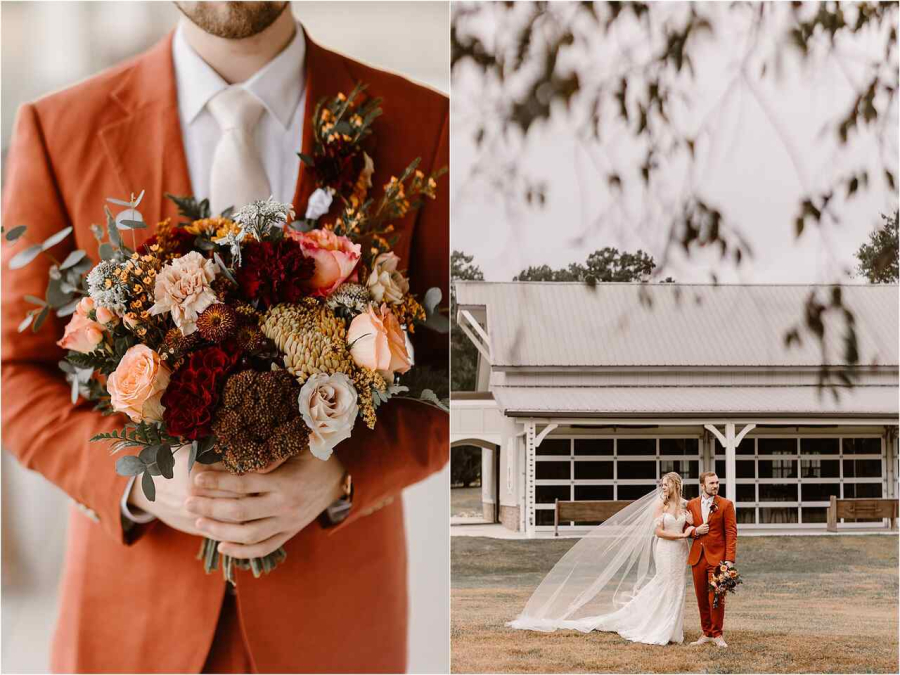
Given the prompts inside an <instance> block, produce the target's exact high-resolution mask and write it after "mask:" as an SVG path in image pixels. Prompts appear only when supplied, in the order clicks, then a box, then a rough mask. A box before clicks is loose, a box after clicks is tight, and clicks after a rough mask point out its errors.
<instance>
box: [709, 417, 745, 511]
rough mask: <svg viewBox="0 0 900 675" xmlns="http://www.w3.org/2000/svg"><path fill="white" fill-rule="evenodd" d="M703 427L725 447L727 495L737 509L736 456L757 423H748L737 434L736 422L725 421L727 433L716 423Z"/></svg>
mask: <svg viewBox="0 0 900 675" xmlns="http://www.w3.org/2000/svg"><path fill="white" fill-rule="evenodd" d="M703 427H704V428H705V429H706V430H707V431H709V432H710V433H711V434H713V435H714V436H715V437H716V438H718V439H719V442H720V443H721V444H722V445H723V446H724V448H725V474H726V475H727V476H728V478H726V481H727V482H726V483H725V497H726V498H727V499H729V500H730V501H731V502H733V503H734V504H735V509H737V481H736V478H737V477H736V476H735V472H736V471H737V465H736V464H735V456H736V454H737V452H736V451H737V446H739V445H740V444H741V441H742V440H743V439H744V436H746V435H747V432H749V431H752V430H753V429H754V428H756V424H752V423H751V424H747V425H745V426H744V428H743V429H741V432H740V433H739V434H738V435H737V436H735V434H734V422H725V435H724V436H723V435H722V432H721V431H719V430H718V429H716V427H715V425H714V424H704V425H703Z"/></svg>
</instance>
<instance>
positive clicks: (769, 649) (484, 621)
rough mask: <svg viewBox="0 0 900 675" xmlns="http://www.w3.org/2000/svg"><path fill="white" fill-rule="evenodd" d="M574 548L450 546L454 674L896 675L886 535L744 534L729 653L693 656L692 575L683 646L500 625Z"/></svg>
mask: <svg viewBox="0 0 900 675" xmlns="http://www.w3.org/2000/svg"><path fill="white" fill-rule="evenodd" d="M574 543H575V540H573V539H565V540H555V541H554V540H547V539H539V540H530V541H528V540H525V541H523V540H501V539H488V538H481V537H477V538H476V537H453V539H452V543H451V547H452V553H451V555H452V567H451V569H452V575H453V576H452V596H451V602H452V624H451V640H452V642H451V644H452V657H451V658H452V662H451V667H452V670H453V672H457V673H471V672H483V673H492V672H544V673H554V672H563V673H565V672H599V673H610V672H612V673H679V672H683V673H896V672H898V670H900V664H898V637H897V635H898V628H900V622H898V554H897V553H898V547H897V544H898V542H897V538H896V537H893V536H829V537H825V536H822V537H817V536H812V537H790V536H780V537H744V538H743V539H741V540H740V543H739V546H738V559H737V564H738V567H739V569H740V570H741V575H742V576H743V577H744V583H743V584H742V585H741V586H739V587H738V591H737V593H736V594H735V595H730V596H729V597H728V611H727V613H726V615H725V639H726V640H727V641H728V649H719V648H717V647H715V646H713V645H704V646H702V647H691V646H690V645H689V644H688V643H689V642H692V641H694V640H696V639H697V638H698V637H699V636H700V618H699V613H698V611H697V603H696V599H695V598H694V590H693V585H692V581H691V580H690V577H688V578H687V583H688V590H687V594H686V604H685V631H684V632H685V642H684V644H682V645H669V646H667V647H659V646H652V645H642V644H636V643H631V642H628V641H627V640H624V639H622V638H620V637H619V636H618V635H616V634H615V633H597V632H594V633H589V634H587V635H584V634H582V633H578V632H575V631H557V632H555V633H535V632H531V631H516V630H512V629H510V628H507V627H506V626H504V623H505V622H506V621H509V620H510V619H513V618H515V616H516V615H517V614H518V613H519V612H520V611H521V609H522V608H523V607H524V606H525V602H526V600H527V599H528V598H529V596H530V595H531V592H532V591H533V590H534V588H535V587H536V586H537V584H538V583H539V582H540V581H541V579H542V578H543V577H544V575H545V574H546V573H547V572H548V571H549V570H550V568H551V567H552V566H553V564H554V563H555V562H556V561H557V560H558V559H559V558H560V556H562V554H563V553H565V551H567V550H568V549H569V547H571V546H572V545H573V544H574Z"/></svg>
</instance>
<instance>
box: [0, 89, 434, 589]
mask: <svg viewBox="0 0 900 675" xmlns="http://www.w3.org/2000/svg"><path fill="white" fill-rule="evenodd" d="M363 89H364V87H362V86H359V87H357V88H356V89H354V91H353V92H351V94H350V95H349V96H344V95H343V94H338V95H337V96H336V97H335V98H333V99H331V100H322V101H320V102H319V104H318V106H317V107H316V111H315V115H314V118H313V120H312V121H311V123H312V124H314V138H315V145H314V148H313V151H312V154H311V155H300V158H301V161H303V162H304V163H306V164H307V165H308V170H309V171H311V172H312V173H313V176H314V178H315V181H316V186H317V189H316V191H315V192H314V193H313V194H312V196H311V198H310V200H309V203H308V204H307V205H306V211H305V215H304V217H303V218H301V219H298V218H296V214H295V212H294V209H293V207H292V206H291V205H290V204H283V203H279V202H276V201H275V200H273V199H272V198H269V199H268V200H264V201H256V202H253V203H251V204H247V205H239V206H240V207H239V208H237V209H233V208H229V209H226V211H225V212H223V213H221V214H219V215H217V216H215V215H213V214H211V213H210V210H209V203H208V201H207V200H202V201H197V200H196V199H194V198H192V197H175V196H172V195H168V196H169V197H170V198H171V199H172V200H173V201H174V202H175V203H176V204H177V205H178V207H179V212H180V214H181V216H182V217H184V218H185V220H184V221H182V222H180V223H178V224H174V223H172V222H171V221H170V220H166V221H164V222H162V223H159V224H158V225H157V229H156V232H155V234H154V236H152V237H150V239H148V240H147V241H145V242H144V244H143V245H141V246H140V247H137V246H133V248H129V247H128V246H127V245H126V243H125V241H124V239H123V237H122V230H126V231H127V230H132V231H133V230H136V229H143V228H146V227H147V225H146V223H144V222H143V220H142V217H141V215H140V212H139V211H138V207H139V205H140V203H141V200H142V198H143V193H141V194H140V195H139V196H138V197H137V198H134V196H133V195H132V197H131V199H129V200H127V201H124V200H118V199H110V200H108V201H109V202H110V203H111V204H113V205H115V206H119V207H122V211H121V212H120V213H119V214H118V215H113V213H112V211H111V210H110V208H109V207H107V208H106V216H107V218H106V220H107V222H106V229H105V232H104V229H103V228H101V227H97V226H94V227H93V228H92V229H93V231H94V234H95V236H96V238H97V240H98V244H99V253H100V257H101V261H100V262H99V263H97V264H94V263H93V262H92V261H91V260H90V258H89V257H88V256H87V253H86V252H85V251H82V250H77V251H74V252H73V253H72V254H70V255H69V256H68V257H67V258H66V260H65V261H62V262H58V261H55V262H54V265H53V267H51V270H50V280H49V285H48V290H47V297H46V298H45V299H40V298H31V296H28V297H27V298H26V299H29V300H30V301H33V302H34V304H35V305H36V309H35V310H33V311H31V312H29V314H28V316H27V317H26V319H25V320H24V321H23V322H22V324H21V325H20V331H24V330H26V329H27V328H28V327H29V326H31V327H32V328H33V330H38V329H39V328H40V327H41V325H42V324H43V323H44V320H45V319H46V317H47V315H48V313H49V311H51V310H53V311H55V312H56V314H57V315H58V316H69V315H71V317H72V318H71V320H70V322H69V324H68V326H67V327H66V329H65V334H64V335H63V337H62V339H60V341H59V343H58V344H59V345H60V346H61V347H63V348H65V349H67V350H68V355H67V356H66V359H65V360H64V361H62V362H60V367H61V369H62V370H63V371H64V372H65V374H66V377H67V379H68V380H69V381H70V382H71V384H72V397H73V402H74V401H75V400H76V399H77V397H78V396H83V397H85V398H87V399H89V400H91V401H94V402H95V403H96V408H97V409H98V410H99V411H101V412H103V413H104V414H114V413H120V414H124V415H126V416H127V417H128V421H127V423H126V424H125V426H124V427H123V428H122V429H120V430H116V431H113V432H111V433H104V434H99V435H97V436H95V437H94V438H93V439H92V440H94V441H108V442H111V443H112V451H113V452H120V451H123V450H128V449H132V450H137V453H136V454H130V455H129V454H123V455H122V456H121V457H119V459H118V460H117V462H116V470H117V472H118V473H120V474H122V475H129V476H135V477H136V478H138V479H139V480H140V484H141V488H142V489H143V492H144V494H145V496H146V497H147V499H148V500H150V501H153V500H155V491H156V490H155V484H154V478H156V477H159V476H161V477H162V478H163V479H170V478H172V477H173V475H174V467H175V460H174V453H175V452H187V453H188V461H187V466H188V472H190V470H191V468H192V467H193V465H194V463H195V462H201V463H204V464H211V463H215V462H222V463H223V465H224V467H225V468H226V469H227V470H228V471H230V472H232V473H235V474H243V473H247V472H250V471H259V470H261V469H265V468H266V467H268V466H270V465H271V464H272V463H273V462H277V461H279V460H284V459H287V458H290V457H293V456H296V455H298V454H300V453H304V452H309V453H312V455H313V456H315V457H316V458H318V459H320V460H322V461H327V460H328V458H329V457H330V456H331V454H332V452H333V449H334V447H335V446H336V445H337V444H338V443H340V442H341V441H342V440H344V439H346V438H348V437H350V435H351V434H352V432H353V429H354V428H355V425H356V424H357V423H358V422H359V421H361V423H362V424H365V425H366V426H368V427H369V428H374V426H375V424H376V421H377V409H378V406H379V405H381V404H383V403H386V402H387V401H389V400H390V399H391V398H392V397H393V396H398V395H407V396H408V395H410V392H409V389H408V387H406V386H404V385H403V384H402V383H401V379H400V378H401V376H403V375H404V374H405V373H408V371H410V370H411V369H412V368H413V365H414V355H413V351H412V345H411V342H410V340H409V334H410V333H413V332H414V331H415V328H416V326H417V325H426V326H429V327H430V328H433V329H435V330H440V331H442V332H444V331H446V329H447V318H446V316H443V315H441V314H440V313H439V311H438V304H439V302H440V300H441V293H440V290H439V289H436V288H435V289H431V290H429V291H428V292H427V293H426V294H425V296H424V298H422V300H421V301H420V300H419V299H417V298H415V297H413V295H412V294H410V292H409V281H408V279H407V278H406V276H405V275H404V273H403V271H402V267H401V266H402V261H401V260H400V258H399V257H398V256H397V255H396V254H395V253H394V252H393V242H392V235H393V232H394V225H393V222H394V221H395V220H397V219H400V218H402V217H404V216H405V215H406V214H408V213H409V212H410V211H411V210H415V209H418V208H419V207H421V206H422V205H423V204H424V202H425V201H426V200H427V199H429V198H434V196H435V190H436V187H437V182H436V181H437V178H438V177H439V176H440V175H441V174H442V173H443V172H444V170H443V169H442V170H441V171H439V172H436V173H433V174H430V175H426V174H424V173H422V172H421V171H418V170H417V168H416V167H417V165H418V160H415V161H413V162H412V163H411V164H410V165H409V166H408V167H407V169H406V170H405V171H404V172H403V173H402V174H401V175H400V176H399V177H393V178H391V179H390V181H389V182H388V183H387V184H386V185H385V186H384V191H383V194H382V196H381V197H380V198H379V199H375V198H373V197H371V196H370V195H369V192H370V188H371V187H372V180H371V178H372V174H373V171H374V163H373V161H372V159H371V158H370V157H369V155H368V154H366V153H365V152H364V151H363V149H362V146H361V142H362V141H363V140H364V139H366V138H367V137H369V136H370V135H371V133H372V130H371V125H372V122H373V121H374V120H375V119H376V118H377V117H378V116H379V115H380V114H381V108H380V99H372V100H366V101H362V100H361V99H362V93H363ZM25 230H26V228H25V227H17V228H15V230H10V231H9V232H7V233H6V239H7V241H9V242H14V241H16V240H17V239H19V238H21V237H22V236H23V235H24V234H25ZM69 233H71V228H67V229H66V230H63V231H62V232H60V233H58V234H56V235H54V236H53V237H51V238H50V239H49V240H47V241H46V242H44V243H43V244H36V245H32V246H30V247H28V248H26V249H24V250H23V251H21V252H20V253H19V254H18V255H16V256H15V257H14V258H13V259H12V260H11V263H10V267H11V268H12V269H16V268H18V267H22V266H24V265H26V264H28V263H30V262H31V261H32V260H33V259H35V257H36V256H37V255H39V254H40V253H41V252H44V251H46V250H47V249H48V248H50V247H51V246H53V245H55V244H57V243H59V242H60V241H62V240H63V239H64V238H65V237H66V236H68V234H69ZM132 239H133V237H132ZM407 377H408V376H407ZM417 394H418V395H419V396H420V397H421V398H422V399H424V400H426V401H429V402H431V403H434V404H435V405H438V406H440V407H442V408H444V409H446V407H445V403H444V402H443V401H441V400H440V399H438V397H437V396H436V395H435V394H434V393H433V392H432V391H431V390H425V391H422V392H417ZM217 545H218V542H215V541H213V540H211V539H205V540H204V541H203V543H202V545H201V547H200V551H199V554H198V558H199V559H201V560H202V561H203V564H204V567H205V569H206V571H207V572H211V571H213V570H216V569H218V568H219V567H220V553H219V552H218V549H217ZM285 556H286V553H285V552H284V550H283V549H282V548H279V549H278V550H276V551H274V552H273V553H271V554H269V555H267V556H265V557H263V558H254V559H249V560H244V559H236V558H232V557H229V556H223V557H222V561H221V569H222V572H223V574H224V576H225V578H226V579H228V581H229V582H231V583H235V577H234V570H235V568H238V569H245V570H250V571H252V573H253V574H254V576H257V577H258V576H260V575H261V574H263V573H268V572H270V571H271V570H272V569H274V568H275V567H276V566H277V565H278V564H279V563H280V562H281V561H282V560H284V558H285Z"/></svg>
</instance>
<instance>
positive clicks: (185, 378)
mask: <svg viewBox="0 0 900 675" xmlns="http://www.w3.org/2000/svg"><path fill="white" fill-rule="evenodd" d="M239 358H240V350H239V349H237V347H236V346H235V345H233V344H229V345H227V346H225V348H224V349H223V348H221V347H207V348H205V349H198V350H197V351H195V352H191V353H190V354H188V355H187V357H185V360H184V363H183V364H182V366H181V367H180V368H179V369H178V370H176V371H175V372H174V373H173V374H172V379H170V380H169V386H168V387H167V388H166V393H165V394H163V397H162V404H163V405H164V406H165V408H166V409H165V412H164V413H163V421H164V422H165V423H166V429H167V430H168V432H169V433H170V434H172V435H173V436H182V437H184V438H188V439H190V440H192V441H195V440H197V439H198V438H203V437H204V436H209V435H210V433H212V420H213V414H214V413H215V411H216V406H217V405H218V403H219V396H220V394H221V390H222V387H223V386H224V385H225V380H226V378H227V376H228V373H229V372H230V371H231V370H232V369H233V368H234V366H235V364H237V362H238V359H239Z"/></svg>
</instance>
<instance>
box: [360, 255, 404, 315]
mask: <svg viewBox="0 0 900 675" xmlns="http://www.w3.org/2000/svg"><path fill="white" fill-rule="evenodd" d="M399 264H400V256H398V255H397V254H395V253H394V252H393V251H388V252H387V253H381V254H379V255H378V257H376V258H375V262H374V263H372V273H371V274H369V278H368V280H367V281H366V288H368V289H369V293H371V295H372V297H373V298H374V299H375V301H376V302H389V303H391V304H392V305H398V304H400V303H401V302H403V296H405V295H406V294H407V293H409V280H408V279H406V278H405V277H404V276H403V275H402V274H400V272H398V271H397V266H398V265H399Z"/></svg>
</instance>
